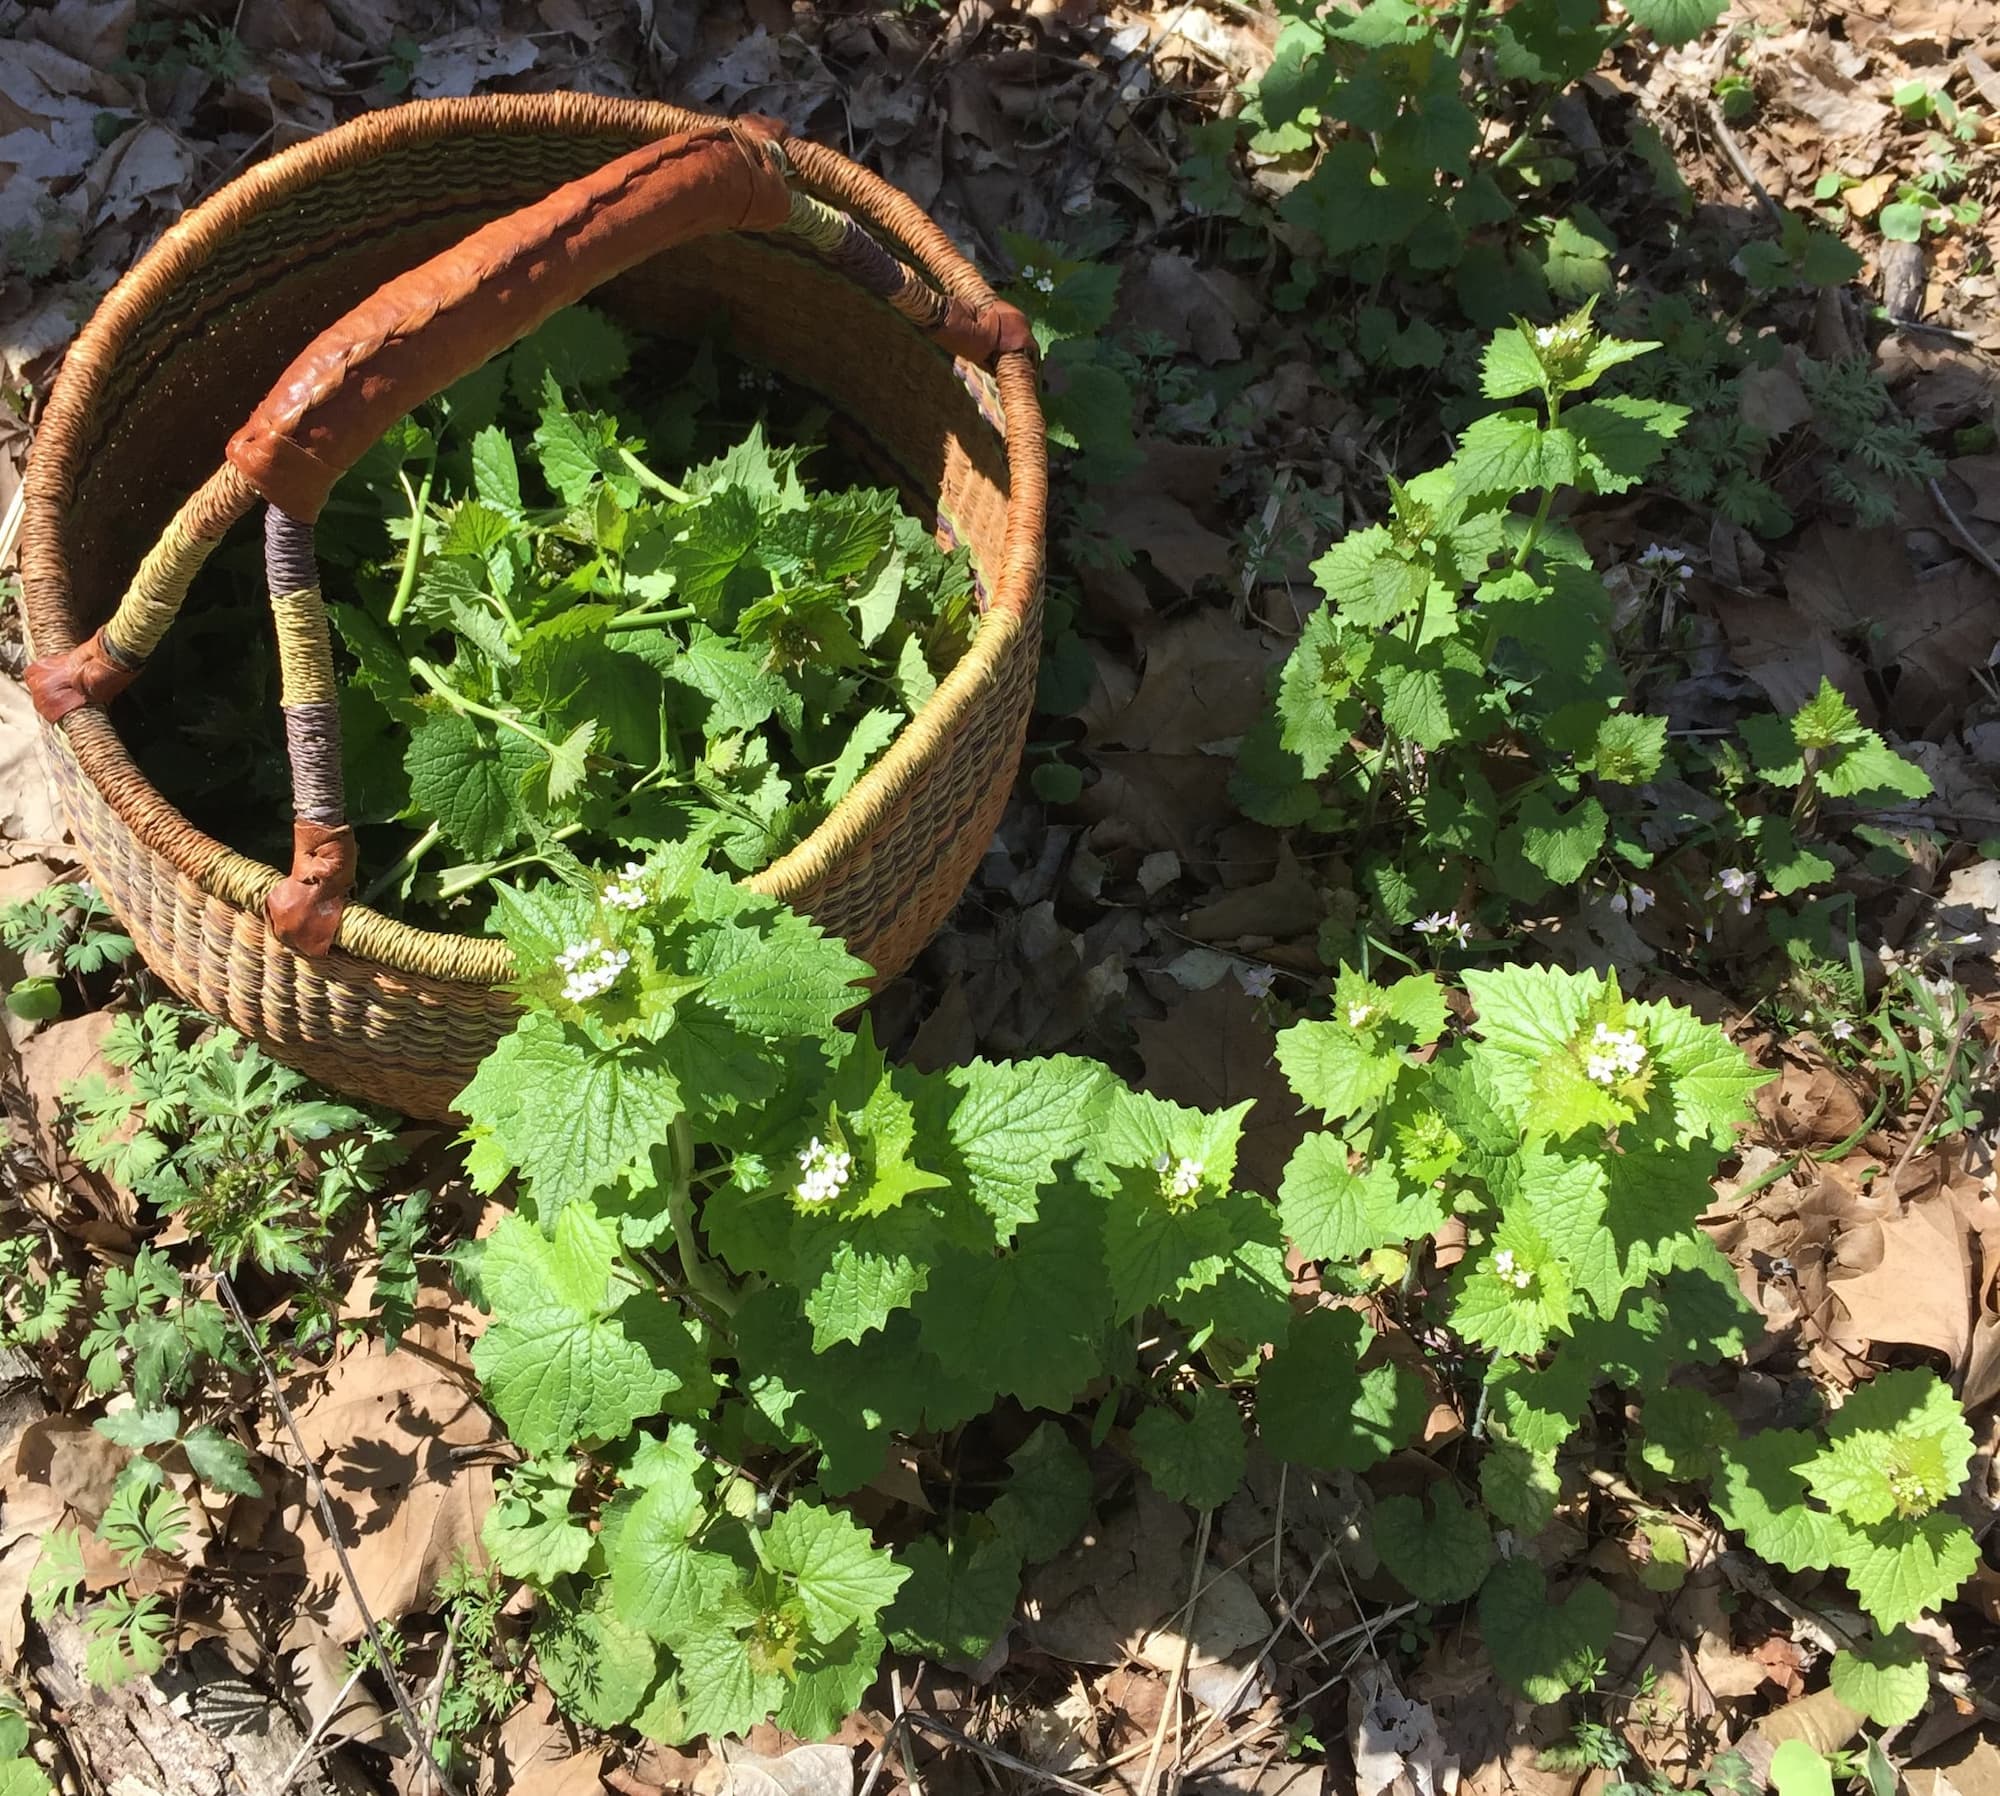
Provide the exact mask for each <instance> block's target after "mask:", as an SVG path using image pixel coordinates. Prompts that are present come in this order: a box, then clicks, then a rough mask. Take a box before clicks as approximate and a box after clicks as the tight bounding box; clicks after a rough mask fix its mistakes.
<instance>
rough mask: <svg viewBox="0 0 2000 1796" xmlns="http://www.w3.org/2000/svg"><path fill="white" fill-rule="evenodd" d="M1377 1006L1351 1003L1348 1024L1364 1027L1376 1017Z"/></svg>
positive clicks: (1350, 1026)
mask: <svg viewBox="0 0 2000 1796" xmlns="http://www.w3.org/2000/svg"><path fill="white" fill-rule="evenodd" d="M1374 1016H1375V1006H1374V1005H1372V1004H1350V1005H1348V1007H1347V1026H1348V1028H1350V1029H1363V1028H1366V1027H1367V1026H1368V1024H1369V1023H1370V1022H1371V1021H1372V1020H1373V1019H1374Z"/></svg>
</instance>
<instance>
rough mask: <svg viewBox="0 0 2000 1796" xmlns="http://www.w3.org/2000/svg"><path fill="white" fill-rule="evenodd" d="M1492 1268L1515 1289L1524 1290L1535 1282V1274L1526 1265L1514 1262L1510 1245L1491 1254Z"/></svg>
mask: <svg viewBox="0 0 2000 1796" xmlns="http://www.w3.org/2000/svg"><path fill="white" fill-rule="evenodd" d="M1493 1270H1494V1271H1495V1272H1497V1273H1498V1274H1499V1275H1500V1277H1501V1279H1502V1280H1503V1281H1504V1282H1506V1283H1507V1284H1510V1285H1512V1286H1513V1287H1514V1289H1515V1290H1517V1291H1525V1290H1526V1289H1527V1288H1528V1287H1529V1286H1530V1285H1531V1284H1533V1283H1534V1282H1535V1275H1534V1274H1533V1273H1532V1272H1530V1271H1529V1270H1528V1269H1527V1267H1525V1266H1517V1265H1515V1264H1514V1250H1513V1249H1512V1248H1511V1247H1503V1248H1501V1250H1500V1251H1499V1252H1498V1253H1496V1254H1495V1255H1494V1256H1493Z"/></svg>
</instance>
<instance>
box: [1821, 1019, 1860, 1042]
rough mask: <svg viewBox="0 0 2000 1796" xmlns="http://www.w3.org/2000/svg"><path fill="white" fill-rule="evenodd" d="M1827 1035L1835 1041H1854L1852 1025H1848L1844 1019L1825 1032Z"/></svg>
mask: <svg viewBox="0 0 2000 1796" xmlns="http://www.w3.org/2000/svg"><path fill="white" fill-rule="evenodd" d="M1827 1033H1828V1034H1829V1035H1831V1036H1832V1037H1833V1039H1834V1040H1835V1041H1852V1040H1853V1039H1854V1025H1853V1024H1852V1023H1850V1022H1849V1021H1848V1020H1847V1019H1846V1018H1845V1017H1842V1018H1841V1020H1840V1021H1839V1022H1837V1023H1835V1024H1834V1025H1833V1027H1832V1028H1831V1029H1829V1030H1828V1031H1827Z"/></svg>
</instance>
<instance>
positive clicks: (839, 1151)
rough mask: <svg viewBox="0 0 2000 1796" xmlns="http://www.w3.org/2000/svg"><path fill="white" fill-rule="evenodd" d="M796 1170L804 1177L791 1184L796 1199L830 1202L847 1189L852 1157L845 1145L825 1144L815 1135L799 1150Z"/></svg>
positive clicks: (804, 1202) (851, 1169)
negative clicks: (843, 1146) (831, 1145)
mask: <svg viewBox="0 0 2000 1796" xmlns="http://www.w3.org/2000/svg"><path fill="white" fill-rule="evenodd" d="M799 1171H800V1172H801V1173H803V1174H804V1175H805V1176H804V1177H803V1178H801V1179H800V1180H799V1182H798V1183H797V1184H796V1185H795V1186H793V1187H792V1189H793V1190H794V1191H796V1192H797V1193H798V1199H799V1202H800V1203H802V1204H824V1203H830V1202H831V1201H832V1200H833V1199H834V1198H836V1197H838V1196H839V1195H840V1194H841V1193H842V1192H843V1191H845V1190H846V1189H847V1181H848V1180H849V1179H850V1178H851V1177H853V1175H854V1156H853V1155H852V1154H850V1153H849V1152H848V1151H847V1150H846V1149H845V1148H839V1147H828V1146H827V1144H826V1143H825V1142H824V1141H822V1140H820V1138H819V1137H818V1136H817V1135H815V1136H814V1137H813V1138H812V1140H811V1141H810V1142H809V1143H807V1145H806V1146H804V1147H802V1148H800V1149H799Z"/></svg>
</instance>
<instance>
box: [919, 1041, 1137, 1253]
mask: <svg viewBox="0 0 2000 1796" xmlns="http://www.w3.org/2000/svg"><path fill="white" fill-rule="evenodd" d="M1108 1083H1109V1074H1107V1073H1106V1071H1105V1069H1104V1068H1103V1067H1101V1066H1099V1065H1098V1064H1097V1063H1096V1062H1095V1061H1090V1060H1078V1059H1073V1058H1070V1057H1068V1056H1059V1057H1056V1058H1053V1059H1047V1060H1023V1061H1012V1062H997V1063H996V1062H994V1061H989V1060H973V1061H970V1062H968V1063H967V1064H965V1065H963V1066H958V1067H953V1068H952V1069H951V1070H950V1071H949V1072H948V1073H946V1074H945V1076H944V1080H943V1082H942V1087H939V1086H935V1085H934V1086H930V1087H927V1088H926V1089H927V1091H929V1092H938V1093H941V1092H949V1093H951V1094H953V1101H952V1103H951V1107H950V1114H949V1116H948V1117H947V1118H946V1119H945V1121H944V1123H943V1128H944V1130H945V1132H946V1134H947V1135H948V1137H949V1139H950V1142H951V1145H952V1149H953V1151H954V1152H955V1153H956V1154H957V1156H958V1158H959V1159H960V1161H961V1162H962V1163H963V1164H964V1167H965V1170H966V1172H967V1173H968V1174H969V1175H970V1176H971V1192H972V1197H973V1200H974V1201H975V1202H976V1203H977V1204H978V1205H979V1206H980V1208H981V1209H983V1210H985V1211H986V1212H987V1213H988V1214H989V1215H991V1216H992V1217H993V1219H994V1222H995V1224H996V1227H997V1228H998V1230H999V1231H1000V1232H1001V1236H1002V1239H1003V1240H1004V1239H1005V1238H1007V1237H1011V1236H1012V1234H1013V1233H1014V1231H1015V1230H1016V1229H1017V1228H1019V1227H1020V1226H1021V1224H1022V1223H1024V1222H1027V1221H1030V1220H1031V1219H1032V1218H1033V1217H1034V1215H1035V1214H1036V1210H1037V1206H1038V1203H1039V1196H1038V1194H1039V1193H1040V1191H1041V1188H1042V1187H1043V1186H1044V1185H1046V1184H1047V1183H1048V1182H1049V1181H1050V1180H1051V1179H1052V1178H1053V1177H1054V1176H1055V1170H1056V1168H1057V1167H1058V1166H1059V1165H1062V1164H1063V1163H1065V1162H1067V1161H1072V1160H1075V1159H1077V1158H1079V1157H1080V1156H1081V1155H1082V1154H1083V1153H1084V1151H1085V1150H1086V1149H1087V1148H1088V1146H1089V1145H1090V1125H1089V1120H1088V1119H1089V1116H1090V1112H1091V1108H1092V1106H1093V1105H1095V1104H1097V1103H1098V1102H1099V1101H1100V1100H1101V1098H1102V1096H1103V1093H1104V1090H1105V1088H1106V1086H1107V1084H1108Z"/></svg>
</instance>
